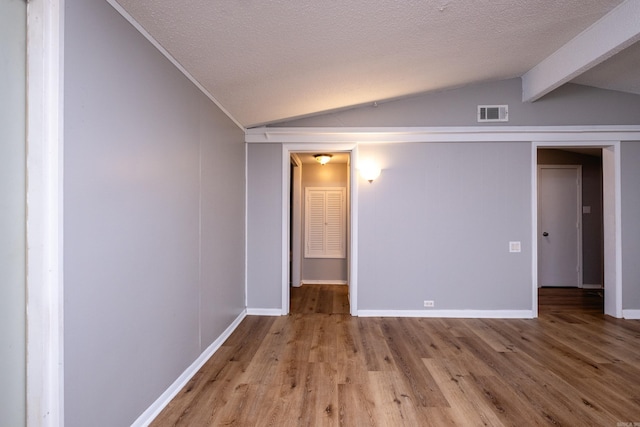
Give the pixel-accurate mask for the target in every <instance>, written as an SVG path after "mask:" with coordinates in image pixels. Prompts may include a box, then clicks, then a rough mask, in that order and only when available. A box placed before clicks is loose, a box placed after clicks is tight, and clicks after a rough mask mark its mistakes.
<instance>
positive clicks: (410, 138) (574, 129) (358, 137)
mask: <svg viewBox="0 0 640 427" xmlns="http://www.w3.org/2000/svg"><path fill="white" fill-rule="evenodd" d="M633 140H640V126H638V125H625V126H610V125H607V126H468V127H372V128H357V127H344V128H340V127H338V128H329V127H327V128H314V127H310V128H305V127H301V128H253V129H247V130H246V132H245V142H247V143H298V144H310V143H313V144H318V143H330V144H339V143H358V144H374V143H383V144H389V143H403V142H573V141H580V142H583V143H584V145H590V144H591V145H593V144H596V145H597V144H602V143H603V142H606V141H633Z"/></svg>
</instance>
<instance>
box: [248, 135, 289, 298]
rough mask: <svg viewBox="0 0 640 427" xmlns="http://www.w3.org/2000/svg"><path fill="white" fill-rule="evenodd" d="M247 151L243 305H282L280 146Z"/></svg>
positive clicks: (250, 147)
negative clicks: (245, 296) (245, 257)
mask: <svg viewBox="0 0 640 427" xmlns="http://www.w3.org/2000/svg"><path fill="white" fill-rule="evenodd" d="M247 150H248V153H247V180H248V187H247V265H248V269H247V307H249V308H253V309H275V308H282V280H283V279H282V233H283V232H285V230H283V229H282V197H283V195H282V146H281V145H280V144H250V145H249V146H248V148H247Z"/></svg>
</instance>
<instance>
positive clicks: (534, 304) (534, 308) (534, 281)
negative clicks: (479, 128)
mask: <svg viewBox="0 0 640 427" xmlns="http://www.w3.org/2000/svg"><path fill="white" fill-rule="evenodd" d="M531 289H532V293H531V312H532V316H533V317H538V146H537V144H531Z"/></svg>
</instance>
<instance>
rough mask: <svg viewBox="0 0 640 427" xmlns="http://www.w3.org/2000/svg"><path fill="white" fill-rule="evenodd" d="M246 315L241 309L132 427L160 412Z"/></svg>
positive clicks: (142, 424) (153, 417) (142, 423)
mask: <svg viewBox="0 0 640 427" xmlns="http://www.w3.org/2000/svg"><path fill="white" fill-rule="evenodd" d="M246 316H247V311H246V310H243V311H242V312H241V313H240V314H239V315H238V317H236V318H235V320H234V321H233V322H231V324H230V325H229V326H228V327H227V329H225V331H224V332H223V333H222V334H221V335H220V336H219V337H218V338H217V339H216V340H215V341H214V342H212V343H211V345H209V347H207V348H206V349H205V350H204V351H203V352H202V353H201V354H200V356H198V358H197V359H196V360H194V362H193V363H192V364H191V365H190V366H189V367H188V368H187V369H185V371H184V372H183V373H182V374H180V376H179V377H178V378H177V379H176V380H175V381H174V382H173V384H171V385H170V386H169V388H167V389H166V390H165V391H164V393H162V394H161V395H160V397H158V399H156V401H155V402H153V403H152V404H151V406H149V407H148V408H147V410H145V411H144V412H143V413H142V414H141V415H140V416H139V417H138V419H137V420H135V421H134V422H133V424H131V426H132V427H146V426H148V425H149V424H151V422H152V421H153V420H154V419H155V418H156V417H157V416H158V414H160V412H161V411H162V410H163V409H164V408H165V407H166V406H167V405H168V404H169V402H171V400H172V399H173V398H174V397H175V396H176V395H177V394H178V393H179V392H180V390H182V388H183V387H184V386H185V385H187V383H188V382H189V380H190V379H191V378H192V377H193V376H194V375H195V374H196V373H197V372H198V371H199V370H200V368H201V367H202V366H203V365H204V364H205V363H206V362H207V361H208V360H209V359H210V358H211V356H213V355H214V354H215V352H216V351H218V349H219V348H220V347H221V346H222V344H224V342H225V341H226V340H227V338H229V336H231V334H232V333H233V331H235V330H236V328H237V327H238V325H240V322H242V320H243V319H244V318H245V317H246Z"/></svg>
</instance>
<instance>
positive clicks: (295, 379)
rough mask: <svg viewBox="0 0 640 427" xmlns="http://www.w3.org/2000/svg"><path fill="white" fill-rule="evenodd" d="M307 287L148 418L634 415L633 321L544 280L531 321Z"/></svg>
mask: <svg viewBox="0 0 640 427" xmlns="http://www.w3.org/2000/svg"><path fill="white" fill-rule="evenodd" d="M305 290H306V289H303V292H304V291H305ZM333 290H334V291H343V290H344V289H337V288H336V287H333ZM316 291H317V292H318V293H317V295H316V296H315V297H314V296H309V295H306V296H305V295H297V296H295V298H294V295H293V294H292V298H291V300H292V302H293V301H294V299H296V300H298V297H300V298H299V300H298V301H307V302H306V303H301V304H299V305H298V306H296V310H298V309H300V310H301V311H302V313H295V314H294V313H292V314H291V315H290V316H283V317H261V316H248V317H247V318H245V319H244V320H243V322H242V323H241V324H240V326H239V327H238V328H237V329H236V331H235V332H234V333H233V334H232V335H231V337H230V338H229V339H228V340H227V341H226V342H225V343H224V345H223V346H222V347H221V348H220V350H219V351H218V352H217V353H216V354H215V355H214V356H213V357H212V358H211V359H210V360H209V361H208V362H207V363H206V364H205V365H204V366H203V368H202V369H201V370H200V371H199V372H198V373H197V374H196V375H195V376H194V377H193V379H192V380H191V381H190V382H189V383H188V384H187V386H186V387H185V388H184V389H183V390H182V391H181V392H180V393H179V394H178V395H177V396H176V397H175V398H174V400H173V401H172V402H171V403H170V404H169V405H168V406H167V407H166V408H165V410H164V411H163V412H162V413H161V414H160V415H159V416H158V417H157V419H156V420H155V421H154V423H153V424H152V426H450V425H451V426H453V425H458V426H476V425H477V426H481V425H482V426H487V425H488V426H537V425H553V426H614V427H616V426H626V425H633V423H634V422H638V423H640V321H633V320H619V319H613V318H610V317H607V316H604V315H603V314H602V313H601V310H600V311H598V310H597V309H596V308H593V307H592V308H589V305H588V304H587V306H586V307H585V306H584V305H583V308H582V309H580V304H578V303H577V302H576V300H575V299H574V300H573V302H572V303H570V300H571V298H570V295H568V292H564V291H562V290H557V289H556V290H553V291H545V290H541V295H540V302H541V307H540V317H539V318H538V319H533V320H518V319H508V320H497V319H412V318H357V317H351V316H349V315H347V314H328V313H314V312H313V311H315V310H316V308H317V309H318V310H320V311H322V310H324V311H329V309H328V307H329V303H327V302H326V301H327V300H331V301H332V302H331V304H330V305H331V307H336V306H337V307H342V303H336V302H335V301H338V300H340V297H336V296H335V295H334V296H332V297H331V298H329V297H327V296H324V297H322V298H320V297H319V296H320V289H311V290H310V293H315V292H316ZM545 292H547V294H552V293H553V292H559V294H558V295H557V296H556V298H555V299H554V297H553V295H547V294H545ZM595 295H597V294H595ZM592 297H593V295H587V296H586V297H585V298H587V299H589V298H592ZM314 298H315V299H316V301H315V302H313V304H312V303H311V301H312V300H313V299H314ZM318 298H320V299H322V300H323V301H325V302H319V301H318ZM590 301H591V300H590ZM545 303H546V304H547V305H544V304H545ZM592 305H597V304H592ZM310 307H315V308H313V309H311V308H310ZM563 307H564V308H565V310H563ZM293 308H294V307H293V306H292V309H293ZM567 308H568V309H567ZM338 309H340V308H338ZM332 310H333V308H332V309H331V311H332ZM347 311H348V310H347Z"/></svg>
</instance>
